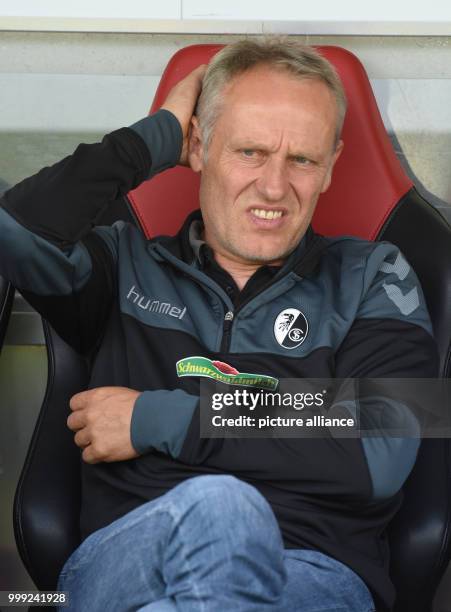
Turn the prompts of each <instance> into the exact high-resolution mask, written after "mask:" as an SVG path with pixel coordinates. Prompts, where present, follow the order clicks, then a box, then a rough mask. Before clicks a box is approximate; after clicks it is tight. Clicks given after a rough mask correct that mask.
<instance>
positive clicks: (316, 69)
mask: <svg viewBox="0 0 451 612" xmlns="http://www.w3.org/2000/svg"><path fill="white" fill-rule="evenodd" d="M259 65H268V66H274V67H275V68H278V69H282V70H286V71H287V72H289V73H290V74H293V75H294V76H297V77H299V79H317V80H320V81H322V82H323V83H325V85H327V87H328V88H329V90H330V91H331V93H332V94H333V96H334V98H335V102H336V104H337V127H336V138H335V146H336V145H337V143H338V141H339V139H340V134H341V130H342V127H343V122H344V118H345V114H346V104H347V103H346V95H345V92H344V89H343V85H342V83H341V81H340V78H339V76H338V75H337V73H336V71H335V68H334V67H333V66H332V64H331V63H330V62H329V61H328V60H326V59H325V58H324V57H323V56H322V55H320V54H319V53H318V51H316V50H315V49H313V48H312V47H309V46H307V45H303V44H301V43H299V42H297V41H294V40H288V39H286V38H278V37H277V38H276V37H265V38H262V39H244V40H240V41H238V42H236V43H232V44H230V45H227V46H226V47H224V48H223V49H222V50H221V51H219V53H217V54H216V55H215V56H214V58H213V59H212V60H211V62H210V64H209V65H208V69H207V72H206V73H205V76H204V80H203V84H202V93H201V95H200V97H199V101H198V104H197V117H198V120H199V127H200V130H201V134H202V140H203V144H204V152H205V153H206V152H207V150H208V146H209V144H210V141H211V137H212V132H213V127H214V124H215V122H216V120H217V119H218V117H219V115H220V113H221V110H222V102H223V95H222V94H223V89H224V87H225V86H226V85H227V84H228V83H229V82H230V81H231V79H233V78H234V77H236V76H238V75H240V74H242V73H243V72H246V70H250V69H251V68H254V67H255V66H259Z"/></svg>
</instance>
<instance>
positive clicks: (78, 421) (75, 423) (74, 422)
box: [66, 411, 86, 431]
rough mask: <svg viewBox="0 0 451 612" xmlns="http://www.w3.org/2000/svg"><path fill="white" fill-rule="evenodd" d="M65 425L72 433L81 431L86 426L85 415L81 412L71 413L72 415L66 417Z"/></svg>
mask: <svg viewBox="0 0 451 612" xmlns="http://www.w3.org/2000/svg"><path fill="white" fill-rule="evenodd" d="M66 423H67V426H68V427H69V429H71V430H72V431H78V430H79V429H83V427H85V426H86V414H85V413H84V412H82V411H77V412H72V414H70V415H69V416H68V417H67V421H66Z"/></svg>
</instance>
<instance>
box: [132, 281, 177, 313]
mask: <svg viewBox="0 0 451 612" xmlns="http://www.w3.org/2000/svg"><path fill="white" fill-rule="evenodd" d="M127 300H129V301H130V302H133V304H136V305H137V306H139V307H140V308H142V309H143V310H148V311H149V312H156V313H157V314H163V315H169V316H170V317H175V318H176V319H183V317H184V316H185V312H186V306H185V308H183V310H182V309H181V308H178V306H173V305H172V304H170V303H169V302H161V301H160V300H151V298H148V297H146V296H145V295H141V294H140V293H138V292H137V291H136V288H135V285H133V287H131V289H130V291H129V292H128V294H127Z"/></svg>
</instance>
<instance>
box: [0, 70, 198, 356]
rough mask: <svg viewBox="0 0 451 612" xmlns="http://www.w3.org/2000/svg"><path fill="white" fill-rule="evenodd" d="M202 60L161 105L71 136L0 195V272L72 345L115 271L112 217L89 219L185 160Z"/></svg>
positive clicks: (92, 338)
mask: <svg viewBox="0 0 451 612" xmlns="http://www.w3.org/2000/svg"><path fill="white" fill-rule="evenodd" d="M204 70H205V68H204V67H200V68H198V69H197V70H196V71H194V72H193V73H192V74H191V75H189V76H188V77H187V78H186V79H184V80H183V81H182V82H181V83H180V84H179V85H178V86H177V87H176V88H174V91H175V93H174V92H171V94H170V95H169V96H168V109H169V112H168V109H166V110H162V111H160V112H158V113H156V114H155V115H154V116H152V117H147V118H145V119H143V120H142V121H140V122H138V123H136V124H134V125H133V126H132V127H131V128H122V129H120V130H116V131H115V132H112V133H111V134H108V135H107V136H105V138H104V139H103V140H102V142H101V143H96V144H90V145H86V144H82V145H80V146H79V147H78V148H77V149H76V151H75V152H74V154H73V155H70V156H68V157H66V158H65V159H63V160H61V161H60V162H58V163H56V164H54V165H53V166H51V167H48V168H43V169H42V170H41V171H40V172H38V173H37V174H36V175H34V176H32V177H30V178H27V179H25V180H24V181H22V182H21V183H19V184H17V185H16V186H15V187H13V188H12V189H10V190H9V191H7V192H6V193H5V194H4V196H3V198H2V199H1V201H0V273H1V274H2V275H3V276H5V277H6V278H8V279H9V280H10V281H11V282H12V283H13V284H14V285H15V287H17V288H18V289H19V290H20V291H21V292H22V294H23V295H24V297H25V298H26V299H27V300H28V301H29V302H30V303H31V304H32V305H33V306H34V307H35V308H36V310H38V312H40V313H41V314H42V316H43V317H44V318H46V319H47V320H48V321H49V322H50V323H51V324H52V325H53V327H54V328H55V329H56V331H57V332H58V333H59V334H60V335H61V336H62V337H63V338H64V339H65V340H66V341H68V342H69V344H71V345H72V346H74V348H76V349H77V350H79V351H81V352H84V351H87V350H89V349H90V348H91V347H92V346H94V345H95V344H96V341H97V340H98V338H99V337H100V335H101V332H102V330H103V325H104V323H105V321H106V320H107V316H108V312H109V309H110V305H111V300H112V296H113V294H114V285H115V281H116V245H117V240H118V234H119V233H120V231H121V226H120V225H117V226H116V227H114V228H112V229H111V228H102V229H93V228H94V227H95V225H96V220H97V219H98V218H99V217H100V216H101V214H102V212H103V210H104V209H105V207H107V206H108V205H109V203H110V202H112V201H114V200H115V199H116V198H119V197H122V196H124V195H125V194H126V193H127V192H128V191H130V190H131V189H133V188H135V187H137V186H138V185H139V184H140V183H141V182H142V181H143V180H145V179H147V178H150V177H151V176H153V175H154V174H156V173H158V172H161V171H162V170H164V169H165V168H168V167H171V166H174V165H175V164H176V163H177V162H178V161H179V160H180V157H181V155H182V159H181V161H182V162H185V161H186V159H184V158H183V151H184V148H185V149H186V144H185V142H186V140H187V135H188V133H189V125H190V120H191V115H192V112H193V109H194V107H195V103H196V100H197V96H198V93H199V91H200V87H201V78H202V74H203V71H204ZM174 112H175V113H177V114H178V116H179V117H180V119H179V120H178V119H177V118H176V117H175V116H174ZM185 158H186V154H185Z"/></svg>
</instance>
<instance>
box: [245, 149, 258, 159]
mask: <svg viewBox="0 0 451 612" xmlns="http://www.w3.org/2000/svg"><path fill="white" fill-rule="evenodd" d="M242 153H243V155H244V156H245V157H253V156H254V155H255V150H254V149H243V151H242Z"/></svg>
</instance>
